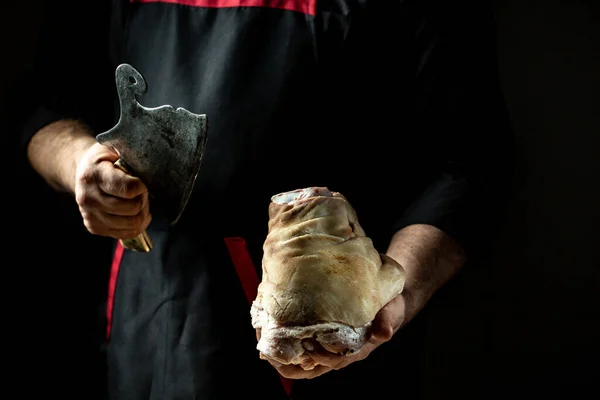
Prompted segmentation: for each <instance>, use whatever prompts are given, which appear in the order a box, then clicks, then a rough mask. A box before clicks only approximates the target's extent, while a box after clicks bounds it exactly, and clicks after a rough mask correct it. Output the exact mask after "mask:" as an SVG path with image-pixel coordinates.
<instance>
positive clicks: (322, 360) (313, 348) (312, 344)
mask: <svg viewBox="0 0 600 400" xmlns="http://www.w3.org/2000/svg"><path fill="white" fill-rule="evenodd" d="M302 345H303V346H304V348H305V349H306V351H307V352H308V355H309V356H310V358H312V359H313V360H314V361H315V362H316V363H317V364H319V365H322V366H325V367H329V368H331V369H338V368H341V367H342V366H344V365H345V364H346V363H347V362H348V361H349V360H348V358H349V357H347V356H343V355H338V354H335V353H331V352H329V351H327V350H325V348H323V346H321V344H319V342H317V341H316V340H305V341H303V342H302Z"/></svg>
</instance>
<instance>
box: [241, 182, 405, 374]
mask: <svg viewBox="0 0 600 400" xmlns="http://www.w3.org/2000/svg"><path fill="white" fill-rule="evenodd" d="M268 228H269V230H268V234H267V238H266V240H265V242H264V245H263V259H262V271H263V274H262V281H261V283H260V285H259V287H258V294H257V297H256V299H255V300H254V302H253V303H252V307H251V316H252V325H253V326H254V328H256V329H260V331H261V337H260V340H259V342H258V344H257V349H258V350H259V352H260V356H261V358H267V359H272V360H275V361H278V362H280V363H282V364H296V365H300V366H302V367H303V368H304V369H312V368H314V366H315V363H314V362H313V361H312V359H311V358H310V357H309V355H308V354H307V353H306V350H305V349H304V346H303V345H302V341H303V340H305V339H313V340H316V341H318V342H319V343H320V344H321V345H322V346H323V347H324V348H325V349H326V350H328V351H331V352H333V353H337V354H345V355H349V354H356V353H357V352H359V351H360V350H361V348H362V347H363V346H364V344H365V343H366V342H367V341H368V339H369V335H370V327H371V323H372V321H373V319H374V318H375V315H376V314H377V312H378V311H379V310H380V309H381V308H382V307H383V306H384V305H385V304H387V303H388V302H389V301H390V300H392V299H393V298H394V297H395V296H397V295H398V294H400V293H401V292H402V290H403V288H404V281H405V276H406V275H405V272H404V269H403V268H402V266H400V264H398V263H397V262H396V261H394V260H393V259H391V258H390V257H388V256H386V255H384V254H380V253H379V252H378V251H377V250H376V249H375V248H374V247H373V243H372V241H371V239H369V238H368V237H367V236H366V235H365V232H364V231H363V229H362V228H361V226H360V224H359V223H358V219H357V216H356V212H355V211H354V209H353V208H352V206H351V205H350V203H349V202H348V201H347V199H346V198H345V197H344V196H342V195H341V194H340V193H337V192H331V191H330V190H329V189H328V188H325V187H311V188H305V189H298V190H294V191H291V192H285V193H280V194H278V195H275V196H273V197H272V198H271V204H270V205H269V226H268Z"/></svg>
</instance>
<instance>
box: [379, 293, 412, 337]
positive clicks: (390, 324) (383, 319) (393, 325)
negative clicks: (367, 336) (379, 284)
mask: <svg viewBox="0 0 600 400" xmlns="http://www.w3.org/2000/svg"><path fill="white" fill-rule="evenodd" d="M404 310H405V302H404V296H402V295H401V294H399V295H398V296H396V297H395V298H394V299H392V300H391V301H390V302H389V303H387V304H386V305H385V306H384V307H383V308H382V309H381V310H380V311H379V312H378V313H377V315H376V316H375V319H374V320H373V326H372V331H371V337H372V339H374V340H375V341H377V342H381V343H383V342H387V341H389V340H390V339H391V338H392V336H394V333H396V331H397V330H398V329H399V328H400V326H401V325H402V322H403V321H404Z"/></svg>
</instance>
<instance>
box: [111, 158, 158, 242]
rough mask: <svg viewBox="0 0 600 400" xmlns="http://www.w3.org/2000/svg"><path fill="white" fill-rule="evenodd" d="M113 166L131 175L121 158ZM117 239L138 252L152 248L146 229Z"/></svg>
mask: <svg viewBox="0 0 600 400" xmlns="http://www.w3.org/2000/svg"><path fill="white" fill-rule="evenodd" d="M115 167H117V168H119V169H120V170H121V171H123V172H125V173H126V174H130V175H131V173H130V172H129V170H128V169H127V166H126V165H125V163H124V162H123V161H121V159H119V160H117V161H116V162H115ZM119 241H120V242H121V245H122V246H123V247H124V248H126V249H129V250H133V251H138V252H142V253H148V252H149V251H150V250H152V241H151V240H150V236H148V233H147V232H146V231H144V232H142V233H140V234H139V235H137V236H136V237H134V238H131V239H119Z"/></svg>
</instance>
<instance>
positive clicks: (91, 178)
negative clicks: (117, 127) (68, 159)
mask: <svg viewBox="0 0 600 400" xmlns="http://www.w3.org/2000/svg"><path fill="white" fill-rule="evenodd" d="M118 159H119V155H118V154H117V153H115V152H114V151H112V150H111V149H110V148H108V147H106V146H103V145H101V144H98V143H96V144H94V145H92V146H91V147H90V148H89V150H88V151H87V152H86V153H85V155H84V156H83V157H82V159H81V161H80V162H79V164H78V165H77V171H76V182H75V199H76V201H77V204H78V205H79V211H80V213H81V216H82V217H83V222H84V225H85V227H86V228H87V230H88V231H89V232H91V233H93V234H96V235H102V236H110V237H113V238H116V239H129V238H133V237H135V236H137V235H138V234H140V233H141V232H143V231H144V230H145V229H146V228H147V227H148V225H149V224H150V220H151V215H150V210H149V205H148V190H147V189H146V186H145V185H144V184H143V183H142V181H141V180H139V179H138V178H135V177H132V176H130V175H128V174H126V173H125V172H123V171H122V170H120V169H119V168H117V167H115V165H114V163H115V162H116V161H117V160H118Z"/></svg>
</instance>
